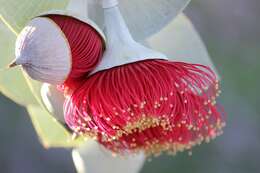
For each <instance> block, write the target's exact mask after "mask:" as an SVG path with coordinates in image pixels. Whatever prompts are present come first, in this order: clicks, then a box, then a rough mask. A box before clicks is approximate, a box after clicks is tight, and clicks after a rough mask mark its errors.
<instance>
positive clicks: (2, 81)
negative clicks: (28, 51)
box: [0, 21, 37, 105]
mask: <svg viewBox="0 0 260 173" xmlns="http://www.w3.org/2000/svg"><path fill="white" fill-rule="evenodd" d="M15 39H16V36H15V35H14V34H13V33H12V32H11V31H10V30H9V29H8V28H7V27H6V26H5V25H4V24H3V22H1V21H0V53H1V56H0V92H1V93H2V94H4V95H6V96H7V97H9V98H11V99H12V100H14V101H15V102H16V103H18V104H21V105H28V104H37V102H36V100H35V98H34V96H33V95H32V93H31V91H30V89H29V87H28V85H27V83H26V81H25V78H24V76H23V74H22V71H21V69H20V68H18V67H17V68H13V69H6V67H7V65H8V64H9V63H10V62H11V61H12V60H13V59H14V45H15Z"/></svg>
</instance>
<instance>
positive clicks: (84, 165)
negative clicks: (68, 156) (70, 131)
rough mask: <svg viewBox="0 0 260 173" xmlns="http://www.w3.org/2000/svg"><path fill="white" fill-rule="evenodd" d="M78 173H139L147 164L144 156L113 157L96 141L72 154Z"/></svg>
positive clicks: (89, 142)
mask: <svg viewBox="0 0 260 173" xmlns="http://www.w3.org/2000/svg"><path fill="white" fill-rule="evenodd" d="M72 157H73V160H74V164H75V166H76V169H77V171H78V173H139V172H140V171H141V169H142V167H143V164H144V162H145V156H144V154H142V153H141V154H138V155H137V154H135V155H131V154H130V155H128V156H124V157H120V156H113V153H111V152H110V151H108V150H106V149H105V148H103V147H102V146H101V145H100V144H98V143H97V142H95V141H92V140H89V141H88V142H87V143H86V144H85V145H84V146H82V147H81V148H79V149H75V150H74V151H73V152H72Z"/></svg>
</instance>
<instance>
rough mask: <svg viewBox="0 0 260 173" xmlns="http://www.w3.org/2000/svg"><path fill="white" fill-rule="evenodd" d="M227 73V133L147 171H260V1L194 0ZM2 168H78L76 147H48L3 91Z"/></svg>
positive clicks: (30, 172) (196, 18)
mask: <svg viewBox="0 0 260 173" xmlns="http://www.w3.org/2000/svg"><path fill="white" fill-rule="evenodd" d="M185 14H187V15H188V16H189V17H190V18H191V20H192V21H193V23H194V25H195V27H196V28H197V30H198V31H199V33H200V34H201V36H202V39H203V40H204V42H205V43H206V45H207V47H208V50H209V53H210V54H211V57H212V59H213V61H214V63H215V65H216V66H217V68H218V70H219V73H220V74H221V76H222V78H223V82H222V83H223V84H222V88H223V94H222V96H221V102H222V103H223V105H224V106H225V108H226V112H227V115H228V117H227V127H226V128H225V133H224V135H222V136H221V137H219V138H217V139H216V140H215V141H213V142H211V143H210V144H207V145H205V144H204V145H203V146H201V147H197V148H194V149H193V155H192V156H188V153H185V152H184V153H181V154H178V155H177V156H175V157H168V156H161V157H159V158H155V159H153V160H152V161H151V162H147V163H146V164H145V167H144V169H143V171H142V173H159V172H160V173H174V172H181V173H209V172H210V173H233V172H236V173H259V172H260V164H259V163H260V106H258V103H260V94H259V89H260V80H258V78H259V76H260V22H259V17H260V1H259V0H192V3H191V4H190V5H189V6H188V8H187V9H186V10H185ZM0 172H3V173H46V172H48V173H75V172H76V171H75V168H74V166H73V162H72V159H71V151H70V150H66V149H50V150H45V149H44V148H43V147H42V146H41V145H40V143H39V141H38V138H37V135H36V133H35V131H34V129H33V127H32V124H31V122H30V118H29V116H28V114H27V112H26V110H25V109H24V108H22V107H19V106H18V105H16V104H15V103H13V102H12V101H11V100H9V99H7V98H5V97H4V96H2V95H0Z"/></svg>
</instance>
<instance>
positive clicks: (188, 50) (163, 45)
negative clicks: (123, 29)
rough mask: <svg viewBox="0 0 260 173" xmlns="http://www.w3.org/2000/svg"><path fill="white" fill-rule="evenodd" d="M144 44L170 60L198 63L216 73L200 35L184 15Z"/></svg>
mask: <svg viewBox="0 0 260 173" xmlns="http://www.w3.org/2000/svg"><path fill="white" fill-rule="evenodd" d="M146 43H147V44H148V45H149V46H150V47H152V48H153V49H155V50H158V51H161V52H163V53H164V54H166V55H167V57H168V58H169V59H170V60H173V61H183V62H188V63H199V64H203V65H206V66H209V67H211V68H212V69H214V70H215V71H216V69H215V67H214V65H213V63H212V60H211V58H210V56H209V54H208V51H207V49H206V47H205V45H204V43H203V41H202V39H201V38H200V35H199V34H198V32H197V31H196V29H195V28H194V26H193V24H192V23H191V21H190V20H189V19H188V17H186V16H185V15H184V14H180V15H179V16H177V17H176V18H175V19H174V20H172V21H171V22H170V23H169V24H168V25H167V26H165V27H164V28H163V29H162V30H161V31H160V32H158V33H157V34H154V35H153V36H151V37H150V38H148V39H147V40H146ZM216 72H217V71H216Z"/></svg>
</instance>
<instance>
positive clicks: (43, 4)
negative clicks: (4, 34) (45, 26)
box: [0, 0, 68, 32]
mask: <svg viewBox="0 0 260 173" xmlns="http://www.w3.org/2000/svg"><path fill="white" fill-rule="evenodd" d="M0 4H1V5H0V15H1V16H0V17H1V19H2V20H3V21H5V22H6V24H7V25H8V26H9V27H10V29H12V30H13V32H19V31H21V30H22V28H23V27H24V26H25V24H26V23H27V22H28V21H29V20H30V19H32V18H33V17H35V16H37V15H39V14H41V13H42V12H45V11H49V10H51V9H64V8H65V7H66V6H67V4H68V0H8V1H6V0H0Z"/></svg>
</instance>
